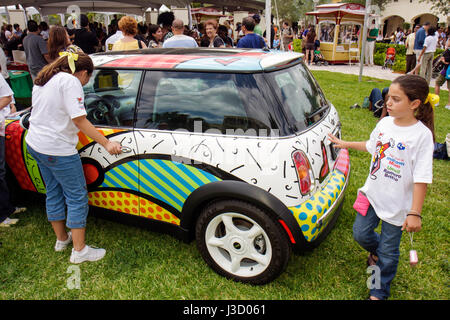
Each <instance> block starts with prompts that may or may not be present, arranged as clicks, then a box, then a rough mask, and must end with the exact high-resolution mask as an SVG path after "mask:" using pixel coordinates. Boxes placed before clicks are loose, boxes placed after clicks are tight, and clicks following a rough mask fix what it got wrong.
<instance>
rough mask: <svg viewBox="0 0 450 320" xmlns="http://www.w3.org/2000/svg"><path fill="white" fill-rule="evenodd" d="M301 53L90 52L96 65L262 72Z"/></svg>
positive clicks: (205, 50)
mask: <svg viewBox="0 0 450 320" xmlns="http://www.w3.org/2000/svg"><path fill="white" fill-rule="evenodd" d="M302 56H303V54H299V53H295V52H284V51H275V50H265V49H234V48H230V49H227V48H221V49H212V48H211V49H210V48H194V49H187V48H170V49H164V48H158V49H141V50H132V51H114V52H108V53H97V54H92V55H90V57H91V58H92V60H93V62H94V66H95V67H96V68H108V69H109V68H112V69H156V70H180V71H210V72H262V71H267V70H273V69H278V68H284V67H286V66H289V65H292V64H296V63H298V62H300V61H301V57H302Z"/></svg>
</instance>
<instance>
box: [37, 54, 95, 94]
mask: <svg viewBox="0 0 450 320" xmlns="http://www.w3.org/2000/svg"><path fill="white" fill-rule="evenodd" d="M83 70H86V71H87V73H88V74H89V75H91V74H92V72H94V63H93V62H92V59H91V58H90V57H89V56H88V55H87V54H85V53H81V52H80V53H78V59H77V61H75V72H78V71H83ZM59 72H67V73H70V74H72V71H71V70H70V67H69V61H68V58H67V56H64V57H60V58H58V59H56V60H55V61H53V62H52V63H50V64H48V65H46V66H45V67H44V68H43V69H42V70H41V71H40V72H39V74H38V76H37V77H36V79H35V80H34V84H35V85H37V86H44V85H45V84H46V83H47V82H49V81H50V79H51V78H52V77H53V76H54V75H55V74H57V73H59Z"/></svg>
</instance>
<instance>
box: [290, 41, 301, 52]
mask: <svg viewBox="0 0 450 320" xmlns="http://www.w3.org/2000/svg"><path fill="white" fill-rule="evenodd" d="M292 46H293V47H294V48H293V49H294V52H299V53H302V40H301V39H294V43H293V45H292Z"/></svg>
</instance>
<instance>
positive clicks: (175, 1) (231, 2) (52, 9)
mask: <svg viewBox="0 0 450 320" xmlns="http://www.w3.org/2000/svg"><path fill="white" fill-rule="evenodd" d="M2 2H3V3H2V5H3V6H4V7H5V8H6V7H7V6H11V5H21V6H22V7H23V8H29V7H34V8H36V9H37V10H38V11H39V13H40V14H41V15H43V16H48V15H49V14H62V13H65V12H66V11H67V8H68V7H69V6H71V5H77V6H78V7H79V8H80V11H81V12H108V13H111V12H117V13H125V14H134V15H141V16H142V15H144V14H145V11H147V9H148V8H154V9H158V8H160V7H161V6H162V5H166V6H177V7H189V8H190V4H191V0H126V2H124V1H123V0H108V1H101V0H100V1H99V0H94V1H64V0H3V1H2ZM200 2H201V3H202V4H211V5H214V6H216V7H219V8H222V9H223V10H224V11H225V10H226V11H258V12H262V11H263V10H264V9H265V10H266V16H267V19H266V20H267V21H270V16H271V0H245V1H242V0H204V1H202V0H200ZM266 30H267V38H269V39H270V32H271V30H270V23H267V24H266Z"/></svg>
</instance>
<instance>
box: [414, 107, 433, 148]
mask: <svg viewBox="0 0 450 320" xmlns="http://www.w3.org/2000/svg"><path fill="white" fill-rule="evenodd" d="M414 116H415V117H416V119H417V120H420V121H422V123H423V124H424V125H426V126H427V128H428V129H430V131H431V133H432V134H433V142H434V141H435V136H434V109H433V107H432V106H431V103H430V102H429V101H428V102H426V103H423V102H421V104H420V106H419V107H418V108H417V109H416V113H415V114H414Z"/></svg>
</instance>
